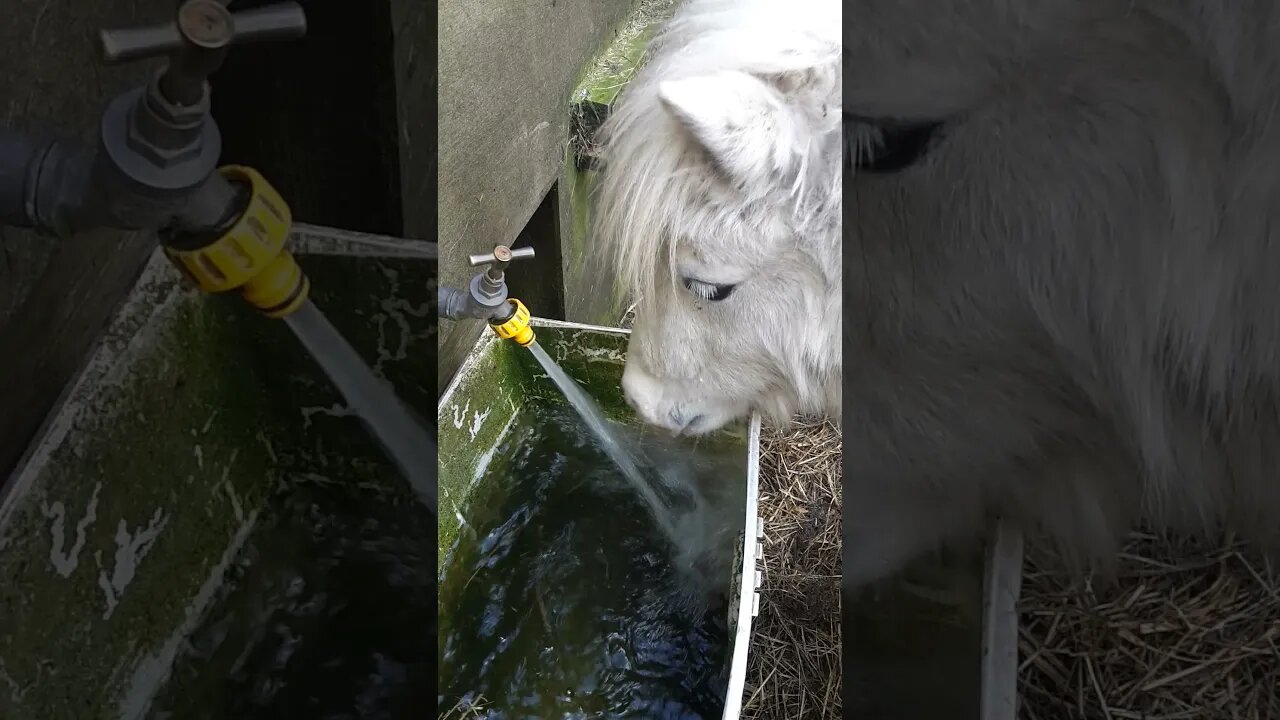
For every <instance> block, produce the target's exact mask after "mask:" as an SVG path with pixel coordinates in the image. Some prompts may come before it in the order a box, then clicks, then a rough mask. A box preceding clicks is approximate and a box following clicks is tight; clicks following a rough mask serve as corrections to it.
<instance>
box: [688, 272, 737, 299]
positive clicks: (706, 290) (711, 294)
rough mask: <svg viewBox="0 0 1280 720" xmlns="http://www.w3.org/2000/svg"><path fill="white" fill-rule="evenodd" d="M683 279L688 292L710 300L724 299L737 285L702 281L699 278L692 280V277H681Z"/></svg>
mask: <svg viewBox="0 0 1280 720" xmlns="http://www.w3.org/2000/svg"><path fill="white" fill-rule="evenodd" d="M683 280H684V286H685V287H686V288H688V289H689V292H691V293H693V294H694V295H697V296H698V297H700V298H702V299H703V300H710V301H711V302H718V301H720V300H724V299H725V298H727V297H729V296H730V295H731V294H733V289H734V288H736V287H738V285H737V284H736V283H734V284H730V285H717V284H715V283H707V282H702V281H701V280H694V279H692V278H683Z"/></svg>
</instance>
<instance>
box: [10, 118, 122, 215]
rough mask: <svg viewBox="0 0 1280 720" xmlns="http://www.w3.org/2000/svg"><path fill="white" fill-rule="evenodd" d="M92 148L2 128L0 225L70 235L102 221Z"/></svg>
mask: <svg viewBox="0 0 1280 720" xmlns="http://www.w3.org/2000/svg"><path fill="white" fill-rule="evenodd" d="M93 162H94V153H93V152H92V151H91V150H89V149H88V148H86V147H83V146H81V145H78V144H75V143H71V142H67V141H65V140H56V139H48V138H41V137H38V136H35V135H29V134H25V133H19V132H15V131H12V130H0V224H2V225H8V226H12V227H20V228H27V229H32V230H35V231H36V232H39V233H41V234H44V235H55V236H58V237H69V236H71V235H73V234H75V233H76V232H78V231H80V230H84V229H87V228H91V227H96V226H98V225H99V223H98V222H97V219H98V218H97V217H96V216H97V215H99V214H100V212H99V211H98V210H96V209H95V203H94V199H93V198H92V197H91V196H90V195H89V187H90V177H91V175H92V172H93Z"/></svg>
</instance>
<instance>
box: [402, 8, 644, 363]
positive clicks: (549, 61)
mask: <svg viewBox="0 0 1280 720" xmlns="http://www.w3.org/2000/svg"><path fill="white" fill-rule="evenodd" d="M631 5H632V3H631V0H540V1H539V2H525V1H524V0H501V1H496V0H495V1H494V2H485V3H478V2H474V0H444V1H443V2H441V3H440V10H439V12H440V16H439V18H440V34H439V38H440V41H439V42H440V44H439V50H438V58H439V74H440V85H439V113H440V114H439V141H438V142H439V145H438V147H439V168H440V169H439V179H440V187H439V191H438V199H439V215H438V217H439V229H438V238H439V243H440V275H441V278H440V281H441V282H443V283H446V284H450V285H455V286H457V285H461V284H463V283H465V282H466V281H467V280H468V279H469V278H470V277H471V275H472V273H473V271H472V270H471V269H470V268H469V267H467V265H466V255H468V254H470V253H476V252H483V251H485V250H489V249H492V247H493V246H494V245H495V244H498V243H509V242H512V241H513V240H515V239H516V238H517V236H518V235H519V234H520V233H521V231H522V230H523V229H524V226H525V224H526V223H527V222H528V220H529V218H530V217H532V216H533V215H534V212H535V211H536V210H537V209H538V208H539V206H540V205H541V204H542V202H543V199H544V198H545V197H546V195H547V194H548V192H550V191H551V190H552V188H553V187H554V186H555V183H556V181H557V180H558V179H559V178H560V175H561V171H562V169H563V167H564V164H565V152H566V150H565V148H566V145H567V143H568V140H569V105H570V97H571V95H572V92H573V90H574V88H575V87H576V86H577V85H578V81H579V80H580V79H581V77H582V75H583V73H584V70H585V69H586V68H587V66H588V65H590V64H591V62H592V58H593V57H594V56H595V55H596V54H597V52H598V51H599V50H600V49H601V48H603V47H605V46H606V45H607V44H608V43H609V42H610V41H611V40H612V39H613V37H614V35H615V33H616V31H617V30H618V29H619V28H620V27H621V26H622V24H623V22H624V20H625V19H626V17H627V14H628V12H629V10H630V9H631ZM406 186H407V184H406ZM405 199H406V203H408V201H409V200H410V197H409V194H408V193H406V198H405ZM554 215H555V214H552V216H553V217H554ZM553 222H554V220H553ZM539 249H542V248H539ZM549 254H552V255H558V247H556V248H551V249H550V253H549ZM549 259H552V260H554V261H555V263H556V264H557V266H558V264H559V258H558V257H557V258H549ZM536 267H537V266H536V265H535V266H534V271H536ZM525 271H526V272H529V271H530V270H529V269H528V268H526V270H525ZM546 271H547V270H544V272H546ZM557 271H558V268H557ZM520 272H521V268H520V267H519V266H513V268H512V271H511V274H512V276H513V277H512V284H513V286H514V285H515V284H516V283H518V282H519V280H518V277H516V276H517V274H518V273H520ZM572 292H573V288H571V287H570V288H566V289H565V293H566V294H572ZM522 299H524V298H522ZM544 299H545V300H547V302H548V303H549V304H550V305H551V306H553V307H554V306H557V305H559V304H560V303H559V302H557V301H556V300H555V299H554V298H538V297H528V299H527V302H528V303H529V304H530V307H531V309H532V311H533V312H534V313H535V314H544V313H541V312H540V306H539V304H538V303H539V301H540V300H544ZM482 329H483V328H482V326H481V324H480V323H476V322H468V323H448V322H442V323H441V327H440V359H439V372H440V381H441V388H443V387H444V385H445V383H447V381H448V379H449V378H450V377H452V376H453V373H454V372H455V371H456V370H457V367H458V364H459V363H460V362H461V358H462V356H463V355H464V354H465V352H466V350H467V349H468V348H469V347H470V346H471V344H472V343H473V342H474V341H475V338H476V337H477V335H478V333H479V332H480V331H481V330H482Z"/></svg>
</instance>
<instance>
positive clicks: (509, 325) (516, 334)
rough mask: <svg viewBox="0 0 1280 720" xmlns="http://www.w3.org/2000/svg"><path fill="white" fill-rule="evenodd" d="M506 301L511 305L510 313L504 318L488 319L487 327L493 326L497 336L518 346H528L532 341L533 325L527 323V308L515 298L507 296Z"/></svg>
mask: <svg viewBox="0 0 1280 720" xmlns="http://www.w3.org/2000/svg"><path fill="white" fill-rule="evenodd" d="M507 303H508V304H509V305H511V315H510V316H508V317H507V318H506V319H504V320H499V319H496V318H495V319H493V320H490V321H489V327H491V328H493V331H494V332H495V333H497V335H498V337H500V338H502V339H504V340H512V341H514V342H515V344H517V345H519V346H520V347H529V346H530V345H532V344H533V341H534V335H533V327H532V326H531V325H530V324H529V308H527V307H525V306H524V303H522V302H520V301H519V300H517V299H515V298H508V299H507Z"/></svg>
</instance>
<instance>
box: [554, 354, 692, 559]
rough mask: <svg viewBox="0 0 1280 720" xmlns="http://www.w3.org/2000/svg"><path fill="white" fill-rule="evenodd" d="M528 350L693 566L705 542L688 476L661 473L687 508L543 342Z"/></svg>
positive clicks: (681, 556)
mask: <svg viewBox="0 0 1280 720" xmlns="http://www.w3.org/2000/svg"><path fill="white" fill-rule="evenodd" d="M529 350H530V351H531V352H533V356H534V357H535V358H537V360H538V364H540V365H541V366H542V369H543V370H545V371H546V373H547V376H548V377H550V378H551V380H552V382H554V383H555V384H556V387H558V388H560V392H561V393H563V394H564V396H565V398H566V399H567V400H568V401H569V404H570V405H572V406H573V408H574V410H576V411H577V412H578V415H580V416H581V417H582V420H583V422H585V423H586V425H587V428H588V429H590V430H591V432H592V433H593V434H594V435H595V436H596V438H598V439H599V441H600V445H601V446H602V447H603V449H604V451H605V453H606V454H607V455H608V456H609V458H610V459H611V460H613V462H614V464H615V465H617V466H618V469H619V470H621V471H622V475H623V477H624V478H626V480H627V482H628V483H629V484H630V485H631V486H632V488H633V489H634V490H635V491H636V493H637V494H638V495H639V496H640V498H641V500H643V501H644V503H645V505H646V506H648V508H649V511H650V513H651V514H652V515H653V519H654V520H655V521H656V522H657V523H658V525H659V526H660V528H661V529H662V532H663V534H664V535H665V536H666V537H667V538H668V539H669V540H670V541H671V543H672V544H673V545H674V546H675V548H676V550H677V558H678V559H679V560H681V564H688V565H692V564H693V563H694V562H695V561H696V556H698V555H700V554H701V552H700V551H701V549H702V548H701V546H702V543H700V542H697V540H696V538H694V537H693V536H694V535H696V534H697V533H696V532H695V530H696V526H697V525H698V524H699V523H698V519H700V518H701V516H702V514H703V513H702V512H701V510H702V508H701V506H702V500H701V496H700V494H699V493H698V492H697V491H696V490H695V489H694V488H693V487H692V486H691V485H690V484H689V483H688V482H687V480H688V478H683V480H685V482H677V480H678V479H677V478H672V477H668V476H667V475H666V474H665V473H659V478H660V479H661V480H662V481H664V482H665V483H666V485H667V486H668V487H666V488H664V489H666V490H667V491H668V492H669V493H671V494H674V495H675V496H676V499H679V498H684V499H686V500H687V502H686V503H684V504H685V505H687V506H688V507H685V508H679V507H677V504H678V503H677V502H666V501H664V500H663V498H662V497H661V496H659V494H658V492H657V490H656V489H655V487H654V483H652V482H650V480H649V479H648V478H647V477H646V476H645V474H644V473H642V472H641V471H640V468H639V466H638V465H637V464H636V461H635V457H634V456H633V455H632V454H631V453H630V452H629V451H628V450H627V449H626V448H625V447H623V445H622V442H621V441H620V440H619V438H618V435H617V434H616V433H615V432H614V431H613V430H612V429H611V428H610V427H609V423H608V421H607V420H606V419H605V417H604V415H603V413H601V411H600V406H599V405H597V404H596V402H595V400H593V399H592V398H591V396H590V395H588V394H587V393H586V391H585V390H583V389H582V386H580V385H578V383H576V382H574V380H573V378H571V377H569V375H568V373H566V372H565V371H564V368H561V367H560V365H559V363H557V362H556V361H555V360H552V359H551V356H550V355H548V354H547V351H546V350H545V349H543V347H542V346H541V345H539V344H538V343H537V342H534V343H532V344H531V345H529ZM695 548H697V550H695ZM686 560H687V562H685V561H686Z"/></svg>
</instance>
